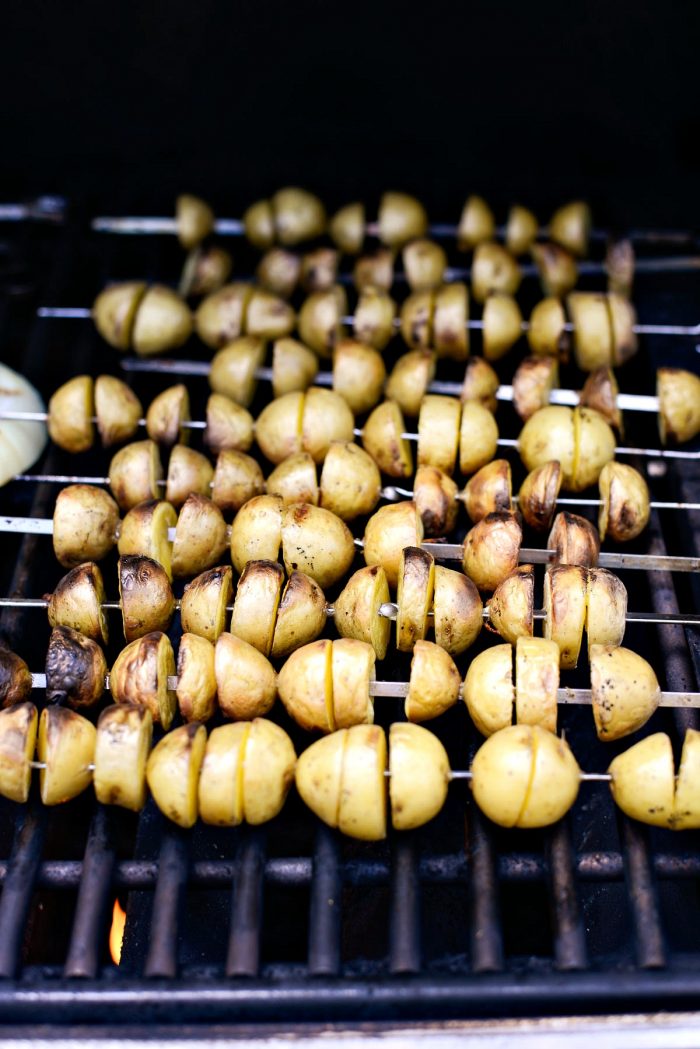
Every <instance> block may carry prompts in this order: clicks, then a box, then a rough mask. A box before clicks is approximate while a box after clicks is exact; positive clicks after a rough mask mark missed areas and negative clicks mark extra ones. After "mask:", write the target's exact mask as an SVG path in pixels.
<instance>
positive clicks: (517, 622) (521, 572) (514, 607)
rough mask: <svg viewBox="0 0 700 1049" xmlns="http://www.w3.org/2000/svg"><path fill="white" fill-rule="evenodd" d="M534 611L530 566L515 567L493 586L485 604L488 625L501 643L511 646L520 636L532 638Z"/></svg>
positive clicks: (532, 569)
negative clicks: (501, 640) (502, 641)
mask: <svg viewBox="0 0 700 1049" xmlns="http://www.w3.org/2000/svg"><path fill="white" fill-rule="evenodd" d="M534 610H535V569H534V566H533V565H518V567H517V568H516V569H515V570H514V571H513V572H511V573H510V575H508V576H506V578H505V579H504V580H503V582H502V583H499V584H498V586H497V587H496V589H495V591H494V593H493V597H492V598H491V600H490V601H489V604H488V613H489V623H490V625H491V627H492V628H493V629H494V630H495V631H496V632H497V633H498V634H500V635H501V637H502V638H503V640H504V641H507V642H508V643H509V644H511V645H514V644H515V643H516V642H517V640H518V638H520V637H532V635H533V632H534V624H535V617H534Z"/></svg>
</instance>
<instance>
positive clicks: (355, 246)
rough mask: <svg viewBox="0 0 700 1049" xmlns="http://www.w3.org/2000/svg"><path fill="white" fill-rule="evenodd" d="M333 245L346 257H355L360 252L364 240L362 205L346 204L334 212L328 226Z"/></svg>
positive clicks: (363, 212) (363, 207)
mask: <svg viewBox="0 0 700 1049" xmlns="http://www.w3.org/2000/svg"><path fill="white" fill-rule="evenodd" d="M328 232H329V233H330V235H331V239H332V240H333V243H334V244H335V245H336V246H337V247H338V248H340V250H341V251H342V252H345V254H346V255H356V254H357V253H358V251H361V250H362V242H363V240H364V239H365V206H364V204H359V203H355V204H346V205H345V207H343V208H340V209H339V210H338V211H336V213H335V215H334V216H333V217H332V219H331V220H330V222H329V224H328Z"/></svg>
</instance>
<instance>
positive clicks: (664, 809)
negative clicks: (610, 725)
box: [608, 732, 675, 827]
mask: <svg viewBox="0 0 700 1049" xmlns="http://www.w3.org/2000/svg"><path fill="white" fill-rule="evenodd" d="M608 772H609V773H610V775H611V777H612V780H611V782H610V790H611V791H612V796H613V800H614V801H615V804H616V805H617V806H618V807H619V808H621V809H622V811H623V812H624V813H625V815H626V816H630V817H631V818H632V819H633V820H639V821H640V822H641V823H649V824H651V825H652V826H653V827H670V826H672V825H673V818H674V812H675V779H674V770H673V750H672V748H671V740H670V739H669V738H668V736H667V735H666V733H665V732H655V733H654V735H652V736H647V737H646V738H645V739H641V740H640V741H639V743H635V744H634V746H632V747H629V748H628V749H627V750H624V751H623V752H622V754H618V755H617V757H616V758H614V759H613V761H611V763H610V766H609V768H608Z"/></svg>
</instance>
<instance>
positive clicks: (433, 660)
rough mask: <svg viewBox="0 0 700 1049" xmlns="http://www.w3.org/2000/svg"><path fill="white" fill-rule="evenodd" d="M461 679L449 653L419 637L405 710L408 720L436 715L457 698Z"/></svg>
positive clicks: (451, 705) (412, 664)
mask: <svg viewBox="0 0 700 1049" xmlns="http://www.w3.org/2000/svg"><path fill="white" fill-rule="evenodd" d="M461 683H462V682H461V678H460V675H459V670H458V669H457V667H456V665H455V662H454V660H453V659H452V656H451V655H450V654H449V653H448V652H446V651H445V650H444V648H440V646H439V645H436V644H434V643H433V642H432V641H422V640H418V641H416V643H415V646H414V649H413V658H412V660H411V676H410V679H409V682H408V695H407V696H406V702H405V704H404V712H405V714H406V717H407V718H408V720H409V721H428V720H429V719H431V718H436V717H439V715H440V714H443V713H444V712H445V711H446V710H449V708H450V707H453V706H454V705H455V703H456V702H457V700H458V699H459V692H460V687H461Z"/></svg>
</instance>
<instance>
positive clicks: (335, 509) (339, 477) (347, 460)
mask: <svg viewBox="0 0 700 1049" xmlns="http://www.w3.org/2000/svg"><path fill="white" fill-rule="evenodd" d="M320 489H321V498H320V505H321V506H322V507H323V508H324V509H326V510H330V511H331V513H334V514H335V515H336V516H337V517H340V518H341V519H342V520H343V521H352V520H354V519H355V518H356V517H360V516H362V515H364V514H371V513H372V511H373V510H374V508H375V507H376V505H377V503H378V502H379V497H380V494H381V489H382V479H381V475H380V473H379V469H378V467H377V464H376V463H375V461H374V459H372V457H371V456H370V455H368V454H367V452H365V451H364V450H363V449H362V448H360V447H359V445H357V444H351V443H343V444H339V443H334V444H332V445H331V446H330V448H329V449H328V454H327V455H326V459H325V462H324V464H323V470H322V471H321V481H320ZM305 501H306V500H305Z"/></svg>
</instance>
